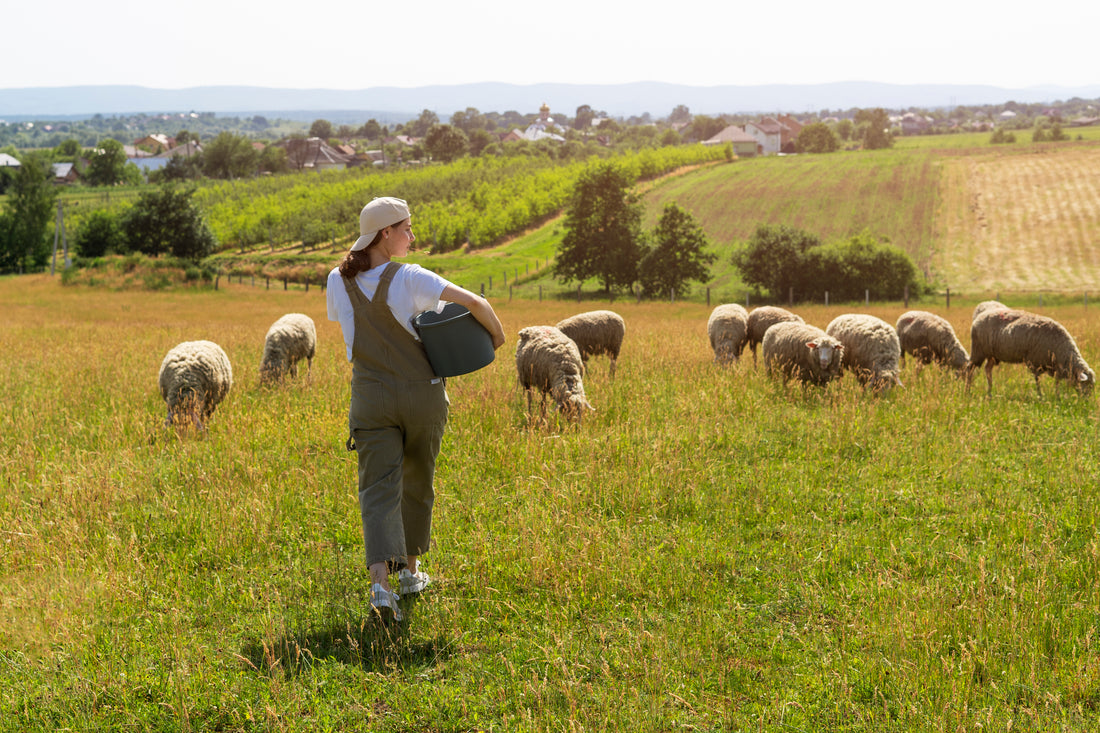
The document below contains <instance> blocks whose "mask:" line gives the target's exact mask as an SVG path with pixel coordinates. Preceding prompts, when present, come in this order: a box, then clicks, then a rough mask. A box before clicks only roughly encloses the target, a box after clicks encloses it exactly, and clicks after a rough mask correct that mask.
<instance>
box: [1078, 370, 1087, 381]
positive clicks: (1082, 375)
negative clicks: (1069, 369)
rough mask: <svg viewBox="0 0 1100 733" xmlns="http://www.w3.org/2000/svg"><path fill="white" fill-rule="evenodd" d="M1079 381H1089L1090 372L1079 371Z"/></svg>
mask: <svg viewBox="0 0 1100 733" xmlns="http://www.w3.org/2000/svg"><path fill="white" fill-rule="evenodd" d="M1077 381H1078V382H1087V381H1089V375H1088V373H1087V372H1077Z"/></svg>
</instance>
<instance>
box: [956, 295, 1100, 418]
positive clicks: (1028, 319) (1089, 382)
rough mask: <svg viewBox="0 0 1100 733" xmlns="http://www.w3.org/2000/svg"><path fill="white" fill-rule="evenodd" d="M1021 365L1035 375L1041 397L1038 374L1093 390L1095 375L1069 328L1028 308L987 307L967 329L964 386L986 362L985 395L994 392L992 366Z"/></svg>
mask: <svg viewBox="0 0 1100 733" xmlns="http://www.w3.org/2000/svg"><path fill="white" fill-rule="evenodd" d="M1002 362H1003V363H1005V364H1024V365H1025V366H1027V368H1028V369H1030V370H1031V373H1032V375H1033V376H1034V377H1035V389H1036V391H1037V392H1038V393H1039V396H1040V397H1041V396H1042V395H1043V390H1042V389H1041V388H1040V387H1039V375H1040V374H1050V375H1051V376H1053V377H1054V378H1055V379H1069V380H1072V381H1073V383H1074V384H1075V386H1076V387H1077V389H1078V391H1079V392H1080V393H1081V394H1083V395H1087V394H1089V393H1091V392H1092V386H1093V384H1094V383H1095V382H1096V375H1095V374H1093V371H1092V369H1090V368H1089V365H1088V364H1086V363H1085V360H1084V359H1083V358H1081V352H1080V351H1079V350H1078V349H1077V343H1076V342H1075V341H1074V340H1073V336H1071V335H1070V334H1069V331H1067V330H1066V329H1065V327H1063V326H1062V324H1060V323H1058V321H1056V320H1054V319H1053V318H1048V317H1046V316H1040V315H1038V314H1036V313H1029V312H1028V311H1021V310H1013V309H1004V310H988V311H986V312H985V313H982V314H980V315H979V316H978V318H977V319H975V321H974V324H973V326H972V327H971V329H970V364H969V370H970V371H969V372H968V374H967V380H966V386H967V388H968V389H969V387H970V380H971V379H972V378H973V376H974V373H973V370H974V369H977V368H978V367H980V366H981V365H982V364H983V363H984V364H985V379H986V382H987V383H988V390H987V392H986V394H987V395H992V394H993V367H994V366H996V365H997V364H1000V363H1002Z"/></svg>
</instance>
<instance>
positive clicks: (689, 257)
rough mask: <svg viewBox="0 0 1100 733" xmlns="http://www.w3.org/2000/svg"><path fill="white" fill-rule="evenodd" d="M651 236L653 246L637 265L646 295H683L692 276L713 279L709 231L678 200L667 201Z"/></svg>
mask: <svg viewBox="0 0 1100 733" xmlns="http://www.w3.org/2000/svg"><path fill="white" fill-rule="evenodd" d="M652 240H653V246H652V248H651V249H649V250H648V251H647V252H646V254H645V257H643V258H642V262H641V264H640V265H639V266H638V280H639V281H640V282H641V284H642V290H643V292H644V293H645V294H646V295H647V296H649V297H662V296H664V295H667V294H668V293H669V292H674V293H676V294H680V295H682V294H683V293H685V292H686V291H687V289H688V287H689V283H690V282H691V281H692V280H694V281H697V282H706V281H707V280H708V279H710V265H711V264H712V263H713V262H714V260H715V259H717V258H716V256H715V255H714V254H713V253H711V252H708V251H707V247H708V246H709V244H710V243H709V240H708V239H707V235H706V233H705V232H704V231H703V228H702V227H700V226H699V224H698V222H696V221H695V218H694V217H693V216H692V215H691V214H690V213H689V212H688V211H686V210H684V209H682V208H680V206H679V205H677V204H676V203H672V202H670V203H668V204H665V210H664V212H663V213H662V214H661V218H660V219H659V220H658V221H657V226H656V228H655V229H654V230H653V235H652Z"/></svg>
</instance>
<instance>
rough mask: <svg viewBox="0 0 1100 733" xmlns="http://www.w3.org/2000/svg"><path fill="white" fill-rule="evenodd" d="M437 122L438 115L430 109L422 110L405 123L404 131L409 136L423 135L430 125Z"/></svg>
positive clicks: (430, 127)
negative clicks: (417, 115)
mask: <svg viewBox="0 0 1100 733" xmlns="http://www.w3.org/2000/svg"><path fill="white" fill-rule="evenodd" d="M438 124H439V115H437V114H436V113H435V112H432V111H431V110H430V109H426V110H423V111H422V112H421V113H420V116H419V117H417V118H416V119H415V120H412V121H410V122H409V123H407V124H406V125H405V132H406V134H408V135H409V136H410V137H424V136H425V135H427V134H428V130H430V129H432V125H438Z"/></svg>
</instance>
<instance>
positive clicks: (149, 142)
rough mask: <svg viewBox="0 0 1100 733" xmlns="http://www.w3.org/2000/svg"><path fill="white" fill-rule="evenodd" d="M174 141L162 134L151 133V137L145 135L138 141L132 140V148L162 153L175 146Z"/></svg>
mask: <svg viewBox="0 0 1100 733" xmlns="http://www.w3.org/2000/svg"><path fill="white" fill-rule="evenodd" d="M175 142H176V141H175V139H174V138H170V137H168V136H167V135H165V134H163V133H159V132H157V133H153V134H152V135H146V136H145V137H143V138H141V139H140V140H134V147H135V148H140V149H142V150H145V151H148V152H150V153H153V154H154V155H155V154H157V153H161V152H164V151H165V150H168V148H170V147H172V146H173V145H174V144H175Z"/></svg>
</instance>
